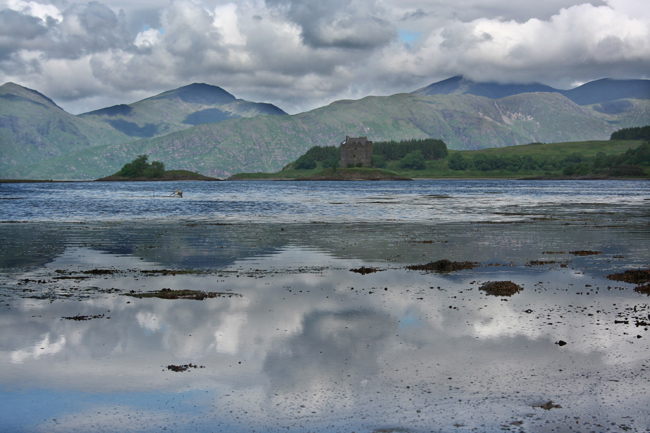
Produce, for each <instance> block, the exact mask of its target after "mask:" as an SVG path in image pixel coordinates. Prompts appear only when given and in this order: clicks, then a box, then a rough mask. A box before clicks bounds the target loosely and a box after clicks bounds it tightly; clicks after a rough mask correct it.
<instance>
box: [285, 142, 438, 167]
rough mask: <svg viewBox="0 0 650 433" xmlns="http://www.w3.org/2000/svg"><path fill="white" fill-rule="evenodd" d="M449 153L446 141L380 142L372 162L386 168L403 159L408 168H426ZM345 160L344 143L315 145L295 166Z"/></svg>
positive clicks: (331, 164) (374, 148)
mask: <svg viewBox="0 0 650 433" xmlns="http://www.w3.org/2000/svg"><path fill="white" fill-rule="evenodd" d="M447 155H448V150H447V145H446V144H445V142H444V141H442V140H438V139H433V138H425V139H419V140H418V139H413V140H403V141H399V142H397V141H380V142H376V143H373V144H372V163H373V165H374V166H375V167H377V168H383V167H385V166H386V164H387V162H388V161H400V164H399V165H400V167H401V168H404V169H414V170H421V169H424V167H425V164H424V162H425V161H426V160H434V159H443V158H446V157H447ZM340 161H341V148H340V146H314V147H312V148H311V149H309V150H308V151H307V152H305V153H304V154H303V155H302V156H300V158H298V159H297V160H296V162H295V164H294V166H293V168H295V169H297V170H311V169H314V168H316V167H317V165H318V163H319V162H320V163H321V165H322V167H323V168H330V167H334V168H336V167H338V166H339V164H340Z"/></svg>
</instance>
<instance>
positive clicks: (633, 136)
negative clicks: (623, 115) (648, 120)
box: [610, 125, 650, 141]
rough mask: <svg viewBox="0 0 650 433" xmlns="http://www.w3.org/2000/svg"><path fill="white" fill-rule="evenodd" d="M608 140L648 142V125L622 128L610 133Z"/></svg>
mask: <svg viewBox="0 0 650 433" xmlns="http://www.w3.org/2000/svg"><path fill="white" fill-rule="evenodd" d="M610 140H645V141H650V125H647V126H636V127H632V128H623V129H619V130H618V131H615V132H612V135H611V137H610Z"/></svg>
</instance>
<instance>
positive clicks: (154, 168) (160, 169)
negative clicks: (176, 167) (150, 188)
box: [143, 161, 165, 177]
mask: <svg viewBox="0 0 650 433" xmlns="http://www.w3.org/2000/svg"><path fill="white" fill-rule="evenodd" d="M163 174H165V164H163V163H162V162H160V161H152V162H151V164H150V165H149V167H147V168H145V170H144V172H143V175H144V177H162V175H163Z"/></svg>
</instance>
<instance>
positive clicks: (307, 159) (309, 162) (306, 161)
mask: <svg viewBox="0 0 650 433" xmlns="http://www.w3.org/2000/svg"><path fill="white" fill-rule="evenodd" d="M316 165H317V164H316V160H315V159H314V158H312V157H311V155H308V154H304V155H302V156H301V157H300V158H298V160H296V165H295V166H294V168H295V169H296V170H311V169H314V168H316Z"/></svg>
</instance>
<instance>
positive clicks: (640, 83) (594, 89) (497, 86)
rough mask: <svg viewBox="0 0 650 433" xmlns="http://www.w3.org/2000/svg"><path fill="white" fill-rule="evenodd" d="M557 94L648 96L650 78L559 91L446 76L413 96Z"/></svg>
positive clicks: (588, 98)
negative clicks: (446, 77)
mask: <svg viewBox="0 0 650 433" xmlns="http://www.w3.org/2000/svg"><path fill="white" fill-rule="evenodd" d="M534 92H545V93H559V94H561V95H564V96H566V97H567V98H569V99H570V100H572V101H573V102H575V103H576V104H578V105H593V104H603V103H608V102H612V101H616V100H619V99H650V80H612V79H608V78H605V79H602V80H597V81H592V82H589V83H586V84H583V85H582V86H579V87H576V88H575V89H570V90H558V89H554V88H553V87H550V86H546V85H544V84H539V83H529V84H502V83H497V82H479V83H477V82H474V81H472V80H468V79H466V78H464V77H462V76H456V77H452V78H448V79H446V80H443V81H439V82H437V83H433V84H430V85H428V86H426V87H423V88H421V89H418V90H416V91H414V92H413V93H415V94H416V95H429V96H432V95H465V94H469V95H476V96H484V97H486V98H490V99H500V98H505V97H506V96H512V95H518V94H522V93H534Z"/></svg>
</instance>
